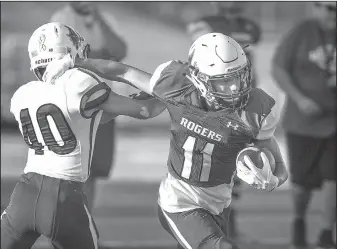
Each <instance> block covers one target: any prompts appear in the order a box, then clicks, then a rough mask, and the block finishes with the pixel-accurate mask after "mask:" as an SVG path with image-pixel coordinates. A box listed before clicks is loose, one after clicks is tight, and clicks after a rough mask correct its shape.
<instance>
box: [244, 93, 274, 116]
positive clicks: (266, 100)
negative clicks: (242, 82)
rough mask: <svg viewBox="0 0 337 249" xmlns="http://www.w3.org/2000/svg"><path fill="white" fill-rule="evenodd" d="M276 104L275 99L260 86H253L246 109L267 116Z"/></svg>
mask: <svg viewBox="0 0 337 249" xmlns="http://www.w3.org/2000/svg"><path fill="white" fill-rule="evenodd" d="M274 105H275V100H274V99H273V98H272V97H271V96H269V95H268V94H267V93H266V92H265V91H263V90H262V89H260V88H253V89H252V90H251V91H250V93H249V99H248V103H247V105H246V106H245V108H244V110H245V111H246V112H251V113H256V114H257V115H259V116H262V117H266V116H267V115H268V114H269V113H270V112H271V109H272V108H273V106H274Z"/></svg>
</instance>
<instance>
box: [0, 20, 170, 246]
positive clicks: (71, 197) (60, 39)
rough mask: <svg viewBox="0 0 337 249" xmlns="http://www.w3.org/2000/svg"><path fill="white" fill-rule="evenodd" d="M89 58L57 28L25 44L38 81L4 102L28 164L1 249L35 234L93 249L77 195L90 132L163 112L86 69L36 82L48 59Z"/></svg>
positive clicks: (28, 241)
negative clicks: (104, 123)
mask: <svg viewBox="0 0 337 249" xmlns="http://www.w3.org/2000/svg"><path fill="white" fill-rule="evenodd" d="M88 51H89V46H88V44H86V42H85V41H84V39H83V38H82V37H81V36H80V35H79V34H78V33H77V32H76V31H74V30H73V29H72V28H70V27H68V26H66V25H63V24H60V23H48V24H45V25H43V26H41V27H39V28H38V29H36V30H35V32H34V33H33V34H32V36H31V38H30V40H29V44H28V52H29V57H30V61H31V70H32V71H33V72H34V73H35V75H36V77H37V78H38V81H32V82H29V83H27V84H25V85H23V86H22V87H20V88H19V89H18V90H17V91H16V92H15V94H14V95H13V97H12V100H11V112H12V113H13V115H14V116H15V119H16V121H17V122H18V124H19V128H20V131H21V133H22V136H23V139H24V141H25V142H26V143H27V145H28V147H29V149H28V159H27V163H26V167H25V169H24V173H23V174H22V175H21V177H20V180H19V182H18V184H17V185H16V187H15V189H14V191H13V193H12V196H11V199H10V203H9V205H8V207H7V208H6V210H5V211H4V213H3V214H2V216H1V249H28V248H31V247H32V245H33V244H34V243H35V241H36V240H37V239H38V238H39V237H40V236H41V235H44V236H46V237H47V238H49V239H50V240H51V242H52V244H53V245H54V246H55V248H62V249H76V248H81V249H97V238H98V233H97V230H96V227H95V223H94V220H93V218H92V216H91V214H90V212H88V209H87V206H86V199H85V195H84V194H83V191H82V187H83V183H84V182H85V181H86V180H87V179H88V177H89V172H90V164H91V159H92V152H93V145H94V142H95V133H96V130H97V126H98V124H99V123H100V121H101V120H102V118H103V119H105V120H109V119H111V118H114V117H116V116H117V115H128V116H131V117H134V118H139V119H145V118H150V117H152V116H155V115H157V114H159V113H160V112H161V111H163V109H164V107H163V106H162V107H161V108H157V107H156V108H153V109H151V108H152V106H153V103H155V102H159V101H158V100H155V99H154V98H152V99H149V100H133V99H130V98H126V97H123V96H120V95H117V94H115V93H113V92H112V91H111V90H110V88H109V86H108V85H107V84H105V83H104V82H103V81H101V78H100V77H99V76H98V75H96V74H95V73H93V72H91V71H89V70H86V69H81V68H73V69H69V70H67V71H66V72H65V73H64V74H63V75H62V76H61V77H59V78H58V79H57V80H55V81H54V82H53V84H50V83H46V82H44V81H43V80H42V76H43V75H44V72H45V70H46V66H47V65H48V64H49V63H50V62H51V61H52V60H55V59H57V58H59V57H62V56H64V55H66V54H69V55H71V56H73V57H79V58H86V56H87V53H88ZM157 104H158V103H157Z"/></svg>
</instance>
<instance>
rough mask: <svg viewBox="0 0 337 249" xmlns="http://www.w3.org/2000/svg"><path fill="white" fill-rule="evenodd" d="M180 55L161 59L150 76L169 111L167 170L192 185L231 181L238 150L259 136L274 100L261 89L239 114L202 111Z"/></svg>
mask: <svg viewBox="0 0 337 249" xmlns="http://www.w3.org/2000/svg"><path fill="white" fill-rule="evenodd" d="M187 73H188V67H187V65H186V64H183V63H181V62H178V61H170V62H167V63H164V64H162V65H160V66H159V67H158V68H157V69H156V71H155V73H154V74H153V76H152V78H151V84H152V86H153V95H154V96H156V97H157V98H159V99H161V100H162V101H163V102H165V103H166V106H167V109H168V111H169V114H170V116H171V121H172V123H171V143H170V154H169V159H168V163H167V165H168V168H169V172H170V173H171V174H172V175H173V176H174V177H176V178H178V179H180V180H183V181H185V182H187V183H189V184H191V185H194V186H201V187H212V186H217V185H220V184H223V183H227V184H229V183H231V180H232V177H233V174H234V172H235V170H236V165H235V160H236V155H237V153H238V152H239V151H240V150H241V149H243V148H244V147H245V145H246V144H247V143H250V142H251V141H252V140H253V139H256V138H258V135H259V132H260V130H261V127H262V126H263V122H264V121H265V119H266V117H267V116H268V114H269V113H270V112H271V108H272V107H273V106H274V104H275V101H274V100H273V99H272V98H271V97H270V96H269V95H267V94H266V93H265V92H263V91H262V90H260V89H254V90H252V92H251V97H250V99H249V103H248V105H247V107H246V109H245V110H243V112H242V114H241V115H239V114H238V113H237V112H233V111H232V110H228V109H226V110H220V111H214V112H212V111H205V110H203V109H202V108H201V102H200V101H195V100H193V97H192V95H193V92H195V91H197V89H196V88H195V87H194V85H193V84H192V82H191V81H190V80H189V79H187V78H186V77H185V74H187Z"/></svg>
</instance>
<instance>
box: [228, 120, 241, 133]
mask: <svg viewBox="0 0 337 249" xmlns="http://www.w3.org/2000/svg"><path fill="white" fill-rule="evenodd" d="M227 127H228V128H229V127H233V129H234V130H235V131H236V130H237V129H238V128H239V126H238V125H237V124H236V125H232V122H228V123H227Z"/></svg>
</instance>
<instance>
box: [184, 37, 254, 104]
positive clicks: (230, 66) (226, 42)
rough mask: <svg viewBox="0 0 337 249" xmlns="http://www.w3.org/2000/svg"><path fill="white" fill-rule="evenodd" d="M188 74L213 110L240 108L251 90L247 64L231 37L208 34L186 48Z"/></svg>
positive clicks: (248, 63)
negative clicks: (187, 51) (187, 49)
mask: <svg viewBox="0 0 337 249" xmlns="http://www.w3.org/2000/svg"><path fill="white" fill-rule="evenodd" d="M188 56H189V58H188V62H189V64H190V76H191V77H188V78H189V79H190V80H191V81H192V82H193V84H194V85H195V87H196V88H197V89H198V90H199V92H200V93H201V96H202V97H204V98H205V99H206V102H207V104H208V105H209V106H210V107H214V108H215V109H219V108H233V109H241V108H243V107H244V106H245V105H246V104H247V101H248V97H249V92H250V90H251V65H250V62H249V60H248V58H247V56H246V54H245V52H244V51H243V49H242V47H241V46H240V45H239V44H238V43H237V42H236V41H235V40H234V39H232V38H231V37H229V36H226V35H223V34H221V33H208V34H205V35H203V36H201V37H199V38H198V39H197V40H196V41H195V42H194V43H193V44H192V46H191V48H190V50H189V55H188Z"/></svg>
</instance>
